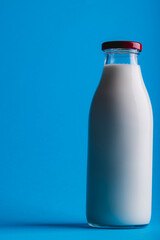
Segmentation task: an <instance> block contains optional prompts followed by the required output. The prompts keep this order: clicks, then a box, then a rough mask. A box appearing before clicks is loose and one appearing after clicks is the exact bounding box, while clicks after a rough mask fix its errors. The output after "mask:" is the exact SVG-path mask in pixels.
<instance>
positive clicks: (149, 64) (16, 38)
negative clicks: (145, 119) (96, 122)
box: [0, 0, 160, 239]
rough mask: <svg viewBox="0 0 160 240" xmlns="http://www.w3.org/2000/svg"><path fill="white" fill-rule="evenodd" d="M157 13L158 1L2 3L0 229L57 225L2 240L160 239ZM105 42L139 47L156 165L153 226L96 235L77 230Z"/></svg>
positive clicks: (7, 0) (159, 17) (159, 35)
mask: <svg viewBox="0 0 160 240" xmlns="http://www.w3.org/2000/svg"><path fill="white" fill-rule="evenodd" d="M159 12H160V2H159V1H158V0H157V1H156V0H152V1H151V0H146V1H144V0H143V1H138V0H135V1H134V2H132V1H127V0H121V1H118V0H114V1H108V0H99V1H96V0H81V1H76V0H68V1H65V0H61V1H51V0H45V1H44V0H43V1H42V0H39V1H38V0H34V1H31V0H24V1H20V0H15V1H11V0H1V1H0V223H1V224H4V223H5V224H6V223H7V224H10V223H14V224H16V223H19V222H21V223H29V224H39V226H41V224H42V225H44V224H55V225H54V227H53V228H51V227H50V225H48V227H46V228H43V229H41V230H39V231H42V232H39V233H38V226H37V227H35V228H36V230H35V229H34V231H33V228H32V230H30V233H29V232H28V228H27V229H26V228H25V229H24V228H21V230H19V231H20V232H18V233H17V235H16V233H15V231H16V230H15V229H13V228H11V229H10V230H9V231H8V229H7V228H1V229H0V235H2V236H3V239H8V238H9V239H10V237H11V236H13V238H14V237H15V239H18V237H19V238H22V235H21V234H23V231H24V234H23V239H24V238H25V237H26V239H32V238H33V239H34V237H36V236H37V238H38V239H41V238H40V236H43V239H44V238H46V239H47V237H48V239H51V238H53V236H54V234H56V233H57V234H58V235H57V239H60V238H63V237H64V236H63V231H64V233H65V235H66V237H67V236H68V237H69V238H70V237H71V236H74V237H73V238H78V236H79V237H81V238H82V237H83V238H84V239H91V238H92V239H94V238H95V239H96V238H98V236H99V237H100V238H101V239H102V238H103V237H104V238H106V237H107V236H110V237H112V238H114V237H115V239H116V238H118V237H121V238H122V239H128V238H127V236H128V235H127V234H128V232H129V234H130V239H138V238H137V236H139V239H143V237H144V239H147V237H148V238H150V237H151V236H152V231H153V235H154V234H155V235H156V236H160V234H159V233H158V230H157V228H158V227H159V226H160V225H159V217H160V204H159V202H160V188H159V183H160V174H159V172H160V147H159V144H160V107H159V103H160V96H159V88H160V79H159V76H160V64H159V55H160V48H159V41H160V15H159ZM109 40H133V41H139V42H141V43H142V44H143V51H142V53H141V56H140V57H139V62H140V65H141V69H142V74H143V78H144V82H145V85H146V87H147V90H148V92H149V95H150V99H151V102H152V107H153V114H154V146H153V163H154V164H153V205H152V210H153V211H152V221H151V225H150V226H149V227H148V228H145V229H141V230H132V231H118V232H116V231H115V232H113V231H111V230H110V231H108V232H106V231H101V230H99V232H97V231H95V230H93V231H94V232H93V231H92V230H90V229H88V228H87V227H86V225H85V226H84V228H83V224H82V225H81V223H85V222H86V218H85V198H86V196H85V195H86V167H87V135H88V132H87V131H88V113H89V107H90V103H91V99H92V97H93V94H94V91H95V90H96V87H97V85H98V83H99V80H100V77H101V74H102V69H103V62H104V56H103V53H102V51H101V43H102V42H104V41H109ZM61 223H63V224H62V225H56V224H61ZM72 223H74V224H72ZM75 223H76V224H77V225H75ZM65 224H66V225H65ZM67 224H69V225H67ZM70 224H71V226H70ZM65 226H66V227H65ZM67 226H68V229H66V228H67ZM76 226H77V231H78V232H79V233H78V234H77V231H76ZM156 226H157V227H156ZM25 231H26V232H27V233H26V232H25ZM91 231H92V232H91ZM55 232H56V233H55ZM32 233H33V234H32ZM73 233H74V234H73ZM28 234H31V235H28ZM44 234H46V235H44ZM98 234H100V235H98ZM123 234H124V235H123ZM44 236H45V237H44ZM118 239H120V238H118ZM157 239H158V238H157Z"/></svg>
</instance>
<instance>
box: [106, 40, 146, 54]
mask: <svg viewBox="0 0 160 240" xmlns="http://www.w3.org/2000/svg"><path fill="white" fill-rule="evenodd" d="M112 48H125V49H137V50H138V51H140V52H141V51H142V44H141V43H139V42H132V41H111V42H104V43H102V50H103V51H104V50H105V49H112Z"/></svg>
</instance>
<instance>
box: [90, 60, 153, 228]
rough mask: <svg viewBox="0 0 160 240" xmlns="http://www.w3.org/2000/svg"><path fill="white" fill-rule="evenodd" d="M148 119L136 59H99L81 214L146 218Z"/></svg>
mask: <svg viewBox="0 0 160 240" xmlns="http://www.w3.org/2000/svg"><path fill="white" fill-rule="evenodd" d="M152 132H153V119H152V109H151V104H150V100H149V97H148V94H147V91H146V88H145V86H144V83H143V79H142V75H141V70H140V66H139V65H132V64H113V65H105V66H104V70H103V74H102V78H101V81H100V84H99V86H98V89H97V91H96V93H95V96H94V98H93V102H92V106H91V110H90V119H89V144H88V181H87V220H88V222H89V224H91V225H94V226H96V225H97V226H113V227H114V226H131V225H145V224H148V223H149V221H150V218H151V189H152Z"/></svg>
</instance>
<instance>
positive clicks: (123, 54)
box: [104, 48, 139, 65]
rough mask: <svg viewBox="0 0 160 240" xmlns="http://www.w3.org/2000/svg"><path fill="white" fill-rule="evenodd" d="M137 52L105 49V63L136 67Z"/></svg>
mask: <svg viewBox="0 0 160 240" xmlns="http://www.w3.org/2000/svg"><path fill="white" fill-rule="evenodd" d="M138 54H139V51H138V50H137V49H117V48H116V49H106V50H105V62H104V65H108V64H132V65H138V60H137V56H138Z"/></svg>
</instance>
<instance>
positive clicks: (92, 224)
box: [88, 222, 148, 229]
mask: <svg viewBox="0 0 160 240" xmlns="http://www.w3.org/2000/svg"><path fill="white" fill-rule="evenodd" d="M88 225H89V226H90V227H93V228H104V229H105V228H106V229H135V228H144V227H146V226H147V225H148V223H146V224H137V225H98V224H94V223H89V222H88Z"/></svg>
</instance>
